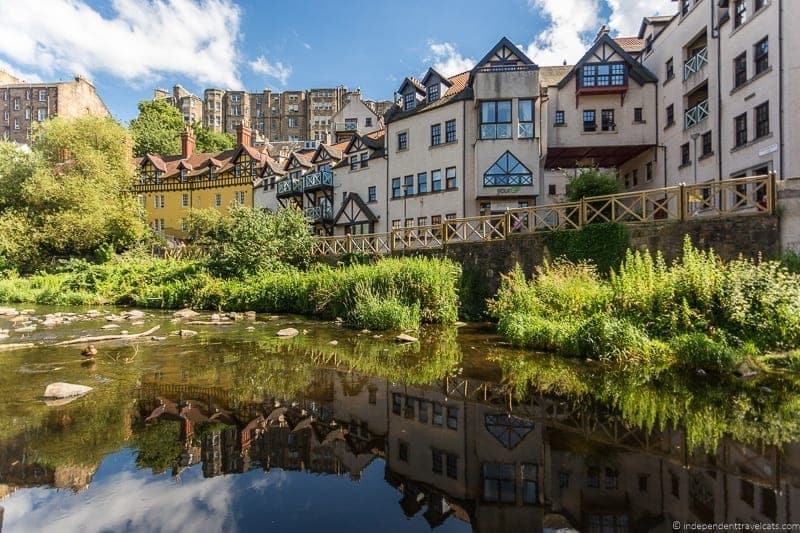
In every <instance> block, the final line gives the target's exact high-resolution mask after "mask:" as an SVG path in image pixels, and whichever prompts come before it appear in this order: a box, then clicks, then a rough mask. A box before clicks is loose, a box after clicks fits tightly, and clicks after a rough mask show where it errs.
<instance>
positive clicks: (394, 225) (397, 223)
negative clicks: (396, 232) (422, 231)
mask: <svg viewBox="0 0 800 533" xmlns="http://www.w3.org/2000/svg"><path fill="white" fill-rule="evenodd" d="M399 227H400V219H399V218H396V219H394V220H392V229H397V228H399Z"/></svg>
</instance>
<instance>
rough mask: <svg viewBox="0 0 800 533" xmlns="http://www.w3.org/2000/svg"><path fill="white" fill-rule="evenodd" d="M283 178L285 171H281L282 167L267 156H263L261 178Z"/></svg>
mask: <svg viewBox="0 0 800 533" xmlns="http://www.w3.org/2000/svg"><path fill="white" fill-rule="evenodd" d="M272 174H275V175H277V176H283V175H284V174H286V171H284V170H283V165H281V164H280V163H278V162H277V161H275V160H274V159H272V158H271V157H270V156H268V155H266V154H265V155H264V166H263V167H262V168H261V176H265V175H272Z"/></svg>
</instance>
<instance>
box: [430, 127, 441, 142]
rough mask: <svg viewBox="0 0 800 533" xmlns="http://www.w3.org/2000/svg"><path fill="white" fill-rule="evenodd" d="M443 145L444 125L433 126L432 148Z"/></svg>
mask: <svg viewBox="0 0 800 533" xmlns="http://www.w3.org/2000/svg"><path fill="white" fill-rule="evenodd" d="M439 144H442V125H441V124H431V146H437V145H439Z"/></svg>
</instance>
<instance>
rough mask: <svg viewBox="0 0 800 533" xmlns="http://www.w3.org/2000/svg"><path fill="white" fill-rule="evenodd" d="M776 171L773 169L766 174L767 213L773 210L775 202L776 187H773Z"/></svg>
mask: <svg viewBox="0 0 800 533" xmlns="http://www.w3.org/2000/svg"><path fill="white" fill-rule="evenodd" d="M776 176H777V173H776V172H775V171H774V170H771V171H770V172H769V173H768V174H767V213H769V214H770V215H771V214H773V213H774V212H775V203H776V198H775V197H776V192H777V191H776V189H775V178H776Z"/></svg>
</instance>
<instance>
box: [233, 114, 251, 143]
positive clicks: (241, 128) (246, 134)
mask: <svg viewBox="0 0 800 533" xmlns="http://www.w3.org/2000/svg"><path fill="white" fill-rule="evenodd" d="M252 133H253V132H252V131H251V130H250V126H249V125H247V124H246V121H244V120H243V121H242V123H241V124H239V125H238V126H236V143H237V144H241V145H243V146H253V142H252Z"/></svg>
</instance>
